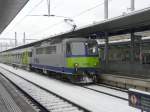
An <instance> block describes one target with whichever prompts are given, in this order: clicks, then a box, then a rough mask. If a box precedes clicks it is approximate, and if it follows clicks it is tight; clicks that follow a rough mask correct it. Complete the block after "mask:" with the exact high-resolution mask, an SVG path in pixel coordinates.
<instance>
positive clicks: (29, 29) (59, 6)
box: [0, 0, 150, 45]
mask: <svg viewBox="0 0 150 112" xmlns="http://www.w3.org/2000/svg"><path fill="white" fill-rule="evenodd" d="M147 7H150V0H135V10H141V9H143V8H147ZM129 8H130V0H109V18H113V17H117V16H120V15H122V14H123V13H130V12H131V11H130V9H129ZM50 9H51V10H50V14H51V15H56V16H63V17H45V16H42V15H46V14H48V10H47V0H29V2H28V3H27V5H26V6H25V7H24V8H23V9H22V10H21V11H20V13H19V14H18V15H17V16H16V17H15V19H14V20H13V21H12V22H11V23H10V25H9V26H8V27H7V28H6V29H5V30H4V32H3V33H2V34H1V35H0V38H14V32H17V39H18V44H19V45H20V44H22V43H23V32H25V33H26V39H33V40H34V39H37V40H39V39H43V38H46V37H49V36H52V35H55V34H59V33H62V32H66V31H70V30H71V29H72V26H71V25H70V24H68V23H66V22H64V17H66V18H71V19H73V22H71V24H76V25H77V28H80V27H84V26H86V25H89V24H93V23H95V22H100V21H103V20H104V0H50ZM33 15H39V16H33ZM30 41H31V40H30ZM30 41H29V40H26V42H30ZM34 41H35V40H34ZM8 44H13V41H8Z"/></svg>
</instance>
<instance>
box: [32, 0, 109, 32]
mask: <svg viewBox="0 0 150 112" xmlns="http://www.w3.org/2000/svg"><path fill="white" fill-rule="evenodd" d="M47 1H48V0H47ZM110 1H111V0H110ZM103 4H104V2H102V3H100V4H98V5H96V6H94V7H91V8H88V9H86V10H84V11H82V12H80V13H79V14H77V15H75V16H72V17H69V18H76V17H79V16H81V15H82V14H84V13H87V12H89V11H91V10H93V9H95V8H97V7H99V6H101V5H103ZM62 22H63V21H60V22H58V23H56V24H53V25H50V26H48V27H46V28H44V29H43V30H41V31H38V32H42V31H44V32H45V31H46V30H49V29H52V28H53V27H56V25H59V24H60V23H62ZM38 32H36V33H34V34H37V33H38ZM34 34H33V35H34Z"/></svg>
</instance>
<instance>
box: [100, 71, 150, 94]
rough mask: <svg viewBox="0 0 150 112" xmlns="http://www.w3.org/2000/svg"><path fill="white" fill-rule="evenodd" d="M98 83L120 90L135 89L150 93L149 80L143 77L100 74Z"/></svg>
mask: <svg viewBox="0 0 150 112" xmlns="http://www.w3.org/2000/svg"><path fill="white" fill-rule="evenodd" d="M99 80H100V82H101V83H105V84H108V85H114V86H117V87H121V88H126V89H129V88H136V89H139V90H144V91H148V92H150V79H148V78H144V77H133V76H132V77H130V76H126V75H124V74H122V75H121V74H117V73H116V74H114V73H113V74H101V75H100V79H99Z"/></svg>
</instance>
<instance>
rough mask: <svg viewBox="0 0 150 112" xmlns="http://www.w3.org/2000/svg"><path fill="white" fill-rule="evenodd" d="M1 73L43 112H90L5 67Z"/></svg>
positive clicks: (1, 69)
mask: <svg viewBox="0 0 150 112" xmlns="http://www.w3.org/2000/svg"><path fill="white" fill-rule="evenodd" d="M0 71H1V73H2V75H3V76H4V77H5V78H7V79H8V80H9V81H11V82H12V83H13V84H14V85H15V86H17V87H18V88H19V89H20V90H22V91H23V92H24V93H25V94H27V95H28V96H30V98H32V100H34V101H35V102H36V103H38V104H39V106H41V108H43V111H42V112H89V110H87V109H85V108H83V107H81V106H80V105H78V104H75V103H73V102H71V101H69V100H67V99H66V98H63V97H62V96H60V95H57V94H55V93H53V92H52V91H49V90H47V89H45V88H43V87H40V86H39V85H37V84H35V83H33V82H31V81H29V80H27V79H25V78H23V77H21V76H19V75H17V74H15V73H13V72H11V71H9V70H7V69H5V68H3V67H0Z"/></svg>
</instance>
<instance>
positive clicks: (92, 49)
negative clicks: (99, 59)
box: [85, 42, 98, 55]
mask: <svg viewBox="0 0 150 112" xmlns="http://www.w3.org/2000/svg"><path fill="white" fill-rule="evenodd" d="M85 45H86V49H87V55H98V48H97V45H96V43H94V42H92V43H85Z"/></svg>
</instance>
